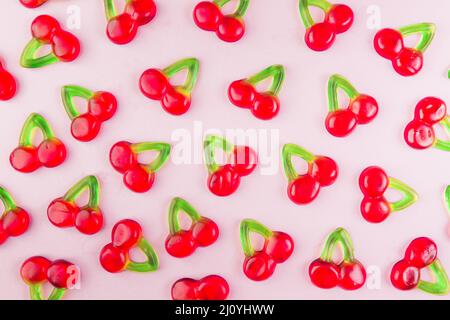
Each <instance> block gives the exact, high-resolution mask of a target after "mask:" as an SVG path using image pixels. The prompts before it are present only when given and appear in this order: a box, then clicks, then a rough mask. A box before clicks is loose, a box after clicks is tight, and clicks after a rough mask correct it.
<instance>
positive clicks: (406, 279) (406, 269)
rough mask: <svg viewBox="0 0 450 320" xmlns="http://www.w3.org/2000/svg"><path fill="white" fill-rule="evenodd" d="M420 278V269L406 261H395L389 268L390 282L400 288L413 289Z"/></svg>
mask: <svg viewBox="0 0 450 320" xmlns="http://www.w3.org/2000/svg"><path fill="white" fill-rule="evenodd" d="M419 280H420V270H419V268H417V267H414V266H412V265H411V264H410V263H409V262H408V261H405V260H401V261H399V262H397V263H396V264H395V265H394V266H393V267H392V270H391V282H392V285H393V286H394V287H396V288H397V289H400V290H411V289H414V288H415V287H416V286H417V284H418V283H419Z"/></svg>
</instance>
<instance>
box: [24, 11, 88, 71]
mask: <svg viewBox="0 0 450 320" xmlns="http://www.w3.org/2000/svg"><path fill="white" fill-rule="evenodd" d="M31 34H32V36H33V39H32V40H31V41H30V42H29V43H28V44H27V46H26V47H25V49H24V50H23V53H22V56H21V58H20V64H21V65H22V67H25V68H39V67H43V66H47V65H50V64H53V63H55V62H58V61H62V62H70V61H73V60H75V59H76V58H77V57H78V55H79V54H80V42H79V41H78V39H77V37H75V36H74V35H73V34H72V33H70V32H68V31H65V30H63V29H62V28H61V26H60V24H59V22H58V21H57V20H56V19H55V18H53V17H51V16H49V15H40V16H38V17H37V18H36V19H34V20H33V22H32V23H31ZM45 45H51V48H52V52H50V53H48V54H46V55H44V56H40V57H38V56H37V54H38V52H39V50H41V48H42V47H43V46H45Z"/></svg>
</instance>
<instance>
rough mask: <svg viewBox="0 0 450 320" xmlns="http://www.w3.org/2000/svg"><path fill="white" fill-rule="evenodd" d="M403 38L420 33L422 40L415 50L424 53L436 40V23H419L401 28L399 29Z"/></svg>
mask: <svg viewBox="0 0 450 320" xmlns="http://www.w3.org/2000/svg"><path fill="white" fill-rule="evenodd" d="M398 31H400V33H401V34H402V35H403V37H406V36H409V35H411V34H415V33H420V35H421V38H420V40H419V43H417V45H416V47H415V49H416V50H418V51H420V52H424V51H425V50H426V49H427V48H428V46H429V45H430V43H431V40H433V38H434V34H435V32H436V25H435V24H434V23H426V22H424V23H417V24H412V25H409V26H405V27H401V28H399V29H398Z"/></svg>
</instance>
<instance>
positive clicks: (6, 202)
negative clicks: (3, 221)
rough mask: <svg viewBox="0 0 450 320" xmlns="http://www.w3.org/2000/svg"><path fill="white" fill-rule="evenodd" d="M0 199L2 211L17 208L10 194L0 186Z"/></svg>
mask: <svg viewBox="0 0 450 320" xmlns="http://www.w3.org/2000/svg"><path fill="white" fill-rule="evenodd" d="M0 199H1V201H2V203H3V207H4V211H5V212H8V211H11V210H14V209H15V208H17V206H16V203H15V202H14V199H13V198H12V197H11V194H10V193H9V192H8V191H7V190H6V189H5V188H3V187H2V186H0Z"/></svg>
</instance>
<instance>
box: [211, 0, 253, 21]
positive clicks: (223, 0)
mask: <svg viewBox="0 0 450 320" xmlns="http://www.w3.org/2000/svg"><path fill="white" fill-rule="evenodd" d="M230 1H231V0H214V3H215V4H216V5H217V6H218V7H219V8H222V7H223V6H224V5H226V4H227V3H228V2H230ZM249 4H250V0H239V5H238V6H237V8H236V11H235V12H234V13H233V14H232V16H233V17H236V18H241V17H243V16H244V15H245V13H246V12H247V9H248V5H249Z"/></svg>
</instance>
